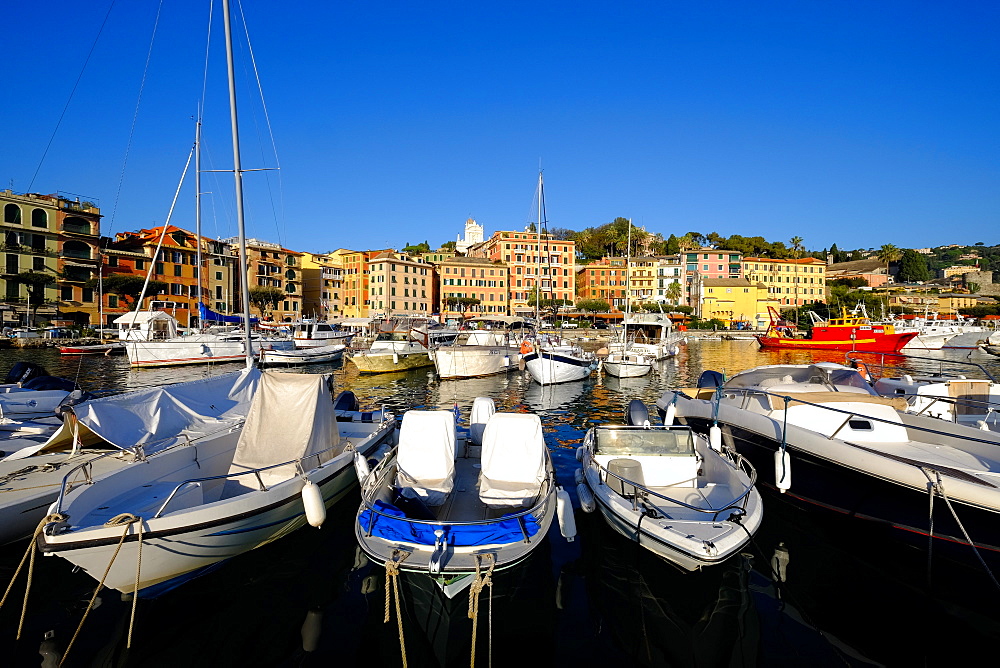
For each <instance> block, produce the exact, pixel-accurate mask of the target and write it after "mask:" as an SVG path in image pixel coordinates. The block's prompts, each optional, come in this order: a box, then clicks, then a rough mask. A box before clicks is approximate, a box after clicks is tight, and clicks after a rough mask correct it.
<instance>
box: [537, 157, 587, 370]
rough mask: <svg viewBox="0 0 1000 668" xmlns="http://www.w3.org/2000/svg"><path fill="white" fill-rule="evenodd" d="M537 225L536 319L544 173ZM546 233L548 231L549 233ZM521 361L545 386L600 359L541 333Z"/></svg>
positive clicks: (538, 295)
mask: <svg viewBox="0 0 1000 668" xmlns="http://www.w3.org/2000/svg"><path fill="white" fill-rule="evenodd" d="M537 199H538V227H537V228H536V232H537V243H538V248H537V251H536V252H537V256H536V257H537V258H538V276H537V280H538V283H537V284H536V289H535V322H540V320H539V318H538V309H539V302H540V301H541V298H542V288H543V286H542V283H541V281H542V277H541V276H542V272H541V265H542V227H543V226H544V225H545V188H544V182H543V179H542V172H541V171H539V172H538V197H537ZM546 234H547V233H546ZM521 352H522V357H521V359H522V361H523V362H524V366H525V368H526V369H527V370H528V373H529V374H531V377H532V378H534V379H535V381H536V382H538V383H541V384H543V385H551V384H554V383H568V382H570V381H573V380H581V379H583V378H586V377H587V376H589V375H590V372H591V371H593V370H594V369H596V368H597V358H596V357H594V354H593V353H590V352H586V351H584V350H583V349H582V348H580V346H577V345H575V344H572V343H569V342H567V341H564V340H562V339H561V338H559V337H558V336H548V335H543V334H539V335H538V336H537V337H535V342H534V344H531V343H527V344H526V345H524V346H523V347H522V348H521Z"/></svg>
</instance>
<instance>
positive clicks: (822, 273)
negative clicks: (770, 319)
mask: <svg viewBox="0 0 1000 668" xmlns="http://www.w3.org/2000/svg"><path fill="white" fill-rule="evenodd" d="M743 276H744V277H746V279H747V280H748V281H751V282H759V283H763V284H764V286H765V287H766V288H767V292H768V293H769V294H770V295H772V296H773V297H775V298H776V299H777V300H778V301H779V302H780V303H781V305H782V306H803V305H805V304H812V303H813V302H817V301H825V300H826V262H824V261H823V260H819V259H816V258H814V257H804V258H800V259H797V260H793V259H789V260H775V259H773V258H769V257H745V258H743Z"/></svg>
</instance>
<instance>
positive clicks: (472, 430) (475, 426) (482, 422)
mask: <svg viewBox="0 0 1000 668" xmlns="http://www.w3.org/2000/svg"><path fill="white" fill-rule="evenodd" d="M496 412H497V407H496V404H494V403H493V399H491V398H489V397H476V400H475V401H473V402H472V415H471V416H470V417H469V440H471V441H472V443H473V444H474V445H482V444H483V432H484V431H486V423H487V422H489V420H490V418H491V417H493V414H494V413H496Z"/></svg>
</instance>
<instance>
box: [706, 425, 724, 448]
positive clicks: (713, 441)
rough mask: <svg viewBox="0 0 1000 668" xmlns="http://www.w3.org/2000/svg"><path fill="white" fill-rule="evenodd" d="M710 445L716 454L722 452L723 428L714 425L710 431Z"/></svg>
mask: <svg viewBox="0 0 1000 668" xmlns="http://www.w3.org/2000/svg"><path fill="white" fill-rule="evenodd" d="M708 444H709V445H710V446H711V447H712V449H713V450H715V451H716V452H722V427H720V426H719V425H717V424H713V425H712V426H711V427H710V428H709V430H708Z"/></svg>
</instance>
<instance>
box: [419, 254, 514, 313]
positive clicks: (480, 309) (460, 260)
mask: <svg viewBox="0 0 1000 668" xmlns="http://www.w3.org/2000/svg"><path fill="white" fill-rule="evenodd" d="M437 271H438V284H439V286H440V295H441V305H440V306H441V308H440V313H441V315H442V317H454V318H458V317H462V316H463V315H468V316H472V315H482V314H484V313H494V314H499V315H510V292H509V290H510V287H509V285H508V283H509V275H508V269H507V265H505V264H504V263H502V262H491V261H490V260H487V259H486V258H482V257H454V258H451V259H449V260H445V261H443V262H441V263H439V264H438V266H437ZM471 300H479V303H478V304H477V303H473V302H472V301H471Z"/></svg>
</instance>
